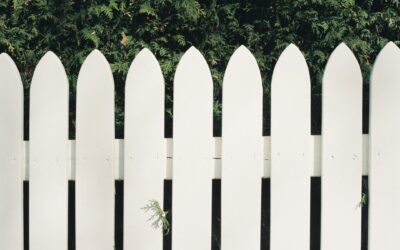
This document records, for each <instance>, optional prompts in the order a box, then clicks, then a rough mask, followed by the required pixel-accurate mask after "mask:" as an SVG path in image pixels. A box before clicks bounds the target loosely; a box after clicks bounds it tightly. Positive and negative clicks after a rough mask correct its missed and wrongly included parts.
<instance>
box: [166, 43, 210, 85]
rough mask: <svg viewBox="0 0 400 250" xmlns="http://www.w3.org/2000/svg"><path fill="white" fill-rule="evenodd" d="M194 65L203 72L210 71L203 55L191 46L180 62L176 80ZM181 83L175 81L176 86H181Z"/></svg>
mask: <svg viewBox="0 0 400 250" xmlns="http://www.w3.org/2000/svg"><path fill="white" fill-rule="evenodd" d="M192 63H193V64H198V65H199V66H200V67H201V69H202V70H208V71H210V68H209V66H208V63H207V61H206V59H205V58H204V56H203V54H202V53H201V52H200V51H199V50H198V49H197V48H196V47H194V46H191V47H190V48H189V49H188V50H187V51H186V52H185V53H184V54H183V56H182V57H181V59H180V60H179V63H178V66H177V67H176V71H175V77H174V78H176V77H180V76H181V75H183V73H182V72H185V71H186V70H187V67H190V66H191V64H192ZM209 78H211V79H212V77H211V72H210V74H209ZM175 82H176V83H175ZM179 83H180V81H176V80H175V79H174V85H175V84H179ZM174 87H175V86H174Z"/></svg>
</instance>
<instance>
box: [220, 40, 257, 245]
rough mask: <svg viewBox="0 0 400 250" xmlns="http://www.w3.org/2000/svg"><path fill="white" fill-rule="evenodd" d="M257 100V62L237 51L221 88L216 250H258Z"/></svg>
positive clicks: (241, 49) (243, 49) (243, 48)
mask: <svg viewBox="0 0 400 250" xmlns="http://www.w3.org/2000/svg"><path fill="white" fill-rule="evenodd" d="M262 98H263V94H262V81H261V75H260V70H259V68H258V65H257V62H256V60H255V58H254V56H253V55H252V54H251V52H250V51H249V50H248V49H247V48H246V47H244V46H241V47H240V48H238V49H237V50H236V51H235V53H234V54H233V55H232V57H231V59H230V60H229V63H228V66H227V69H226V72H225V76H224V82H223V111H222V113H223V116H222V177H221V249H222V250H242V249H248V250H256V249H257V250H258V249H260V235H261V233H260V230H261V179H262V176H263V138H262Z"/></svg>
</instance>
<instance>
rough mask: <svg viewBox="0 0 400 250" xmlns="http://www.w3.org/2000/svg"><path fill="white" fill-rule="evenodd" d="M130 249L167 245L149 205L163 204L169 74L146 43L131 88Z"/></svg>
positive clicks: (128, 152) (127, 205)
mask: <svg viewBox="0 0 400 250" xmlns="http://www.w3.org/2000/svg"><path fill="white" fill-rule="evenodd" d="M124 158H125V159H124V160H125V171H124V173H125V182H124V235H125V237H124V249H142V250H146V249H147V250H157V249H159V250H161V249H162V245H163V244H162V243H163V242H162V234H163V233H162V229H161V228H159V229H154V228H153V227H152V226H151V223H152V221H149V218H150V216H151V214H152V213H148V214H146V213H145V211H144V210H143V207H144V206H145V205H146V204H148V203H149V200H157V201H158V202H159V204H160V206H161V207H162V206H163V190H164V175H165V164H166V160H167V159H166V147H165V141H164V79H163V75H162V72H161V68H160V65H159V64H158V62H157V59H156V58H155V57H154V55H153V54H152V53H151V52H150V51H149V50H148V49H143V50H142V51H141V52H140V53H139V54H138V55H137V56H136V58H135V60H134V61H133V62H132V65H131V67H130V69H129V72H128V77H127V80H126V88H125V157H124Z"/></svg>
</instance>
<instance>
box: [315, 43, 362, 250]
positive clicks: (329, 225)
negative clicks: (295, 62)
mask: <svg viewBox="0 0 400 250" xmlns="http://www.w3.org/2000/svg"><path fill="white" fill-rule="evenodd" d="M362 87H363V86H362V75H361V69H360V66H359V64H358V62H357V59H356V57H355V56H354V54H353V53H352V51H351V50H350V49H349V48H348V47H347V46H346V44H344V43H341V44H340V45H339V46H337V47H336V49H335V50H334V51H333V52H332V54H331V56H330V57H329V60H328V62H327V65H326V68H325V71H324V76H323V82H322V136H321V137H322V142H321V144H322V145H321V148H322V149H321V150H322V156H321V160H322V166H321V167H322V169H321V172H322V176H321V249H332V248H335V249H345V248H349V249H360V248H361V208H355V207H356V205H355V204H358V203H359V202H360V200H361V192H362V190H361V186H362V182H361V176H362V157H361V156H362Z"/></svg>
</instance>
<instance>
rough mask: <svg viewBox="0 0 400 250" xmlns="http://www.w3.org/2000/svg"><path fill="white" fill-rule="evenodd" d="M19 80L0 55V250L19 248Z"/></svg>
mask: <svg viewBox="0 0 400 250" xmlns="http://www.w3.org/2000/svg"><path fill="white" fill-rule="evenodd" d="M23 96H24V95H23V89H22V81H21V78H20V75H19V72H18V69H17V66H16V65H15V63H14V62H13V60H12V59H11V58H10V57H9V56H8V55H7V54H5V53H2V54H1V55H0V138H1V139H0V163H1V164H0V249H15V250H22V249H23V240H24V238H23V229H22V228H23V215H22V209H23V208H22V192H23V191H22V164H23V162H22V158H23V153H22V148H23V145H22V142H23V107H24V97H23Z"/></svg>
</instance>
